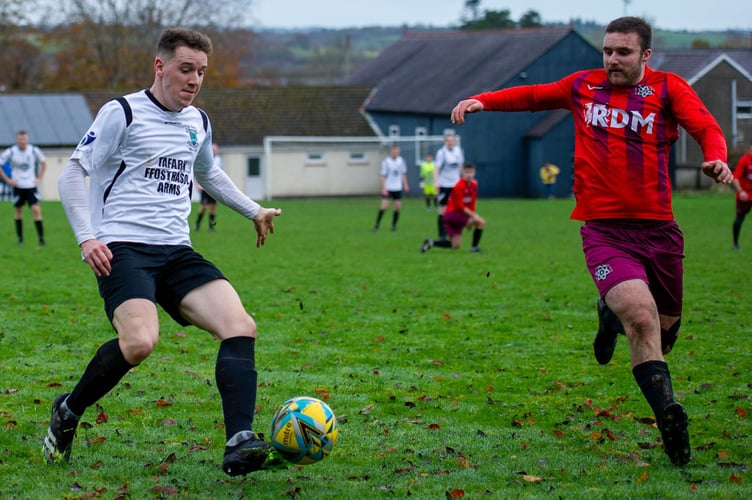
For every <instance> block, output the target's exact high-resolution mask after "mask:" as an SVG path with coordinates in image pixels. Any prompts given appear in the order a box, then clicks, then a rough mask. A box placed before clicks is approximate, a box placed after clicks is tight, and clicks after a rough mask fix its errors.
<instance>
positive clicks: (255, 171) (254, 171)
mask: <svg viewBox="0 0 752 500" xmlns="http://www.w3.org/2000/svg"><path fill="white" fill-rule="evenodd" d="M246 172H247V174H248V177H259V176H261V158H259V157H258V156H252V157H250V158H248V163H247V165H246Z"/></svg>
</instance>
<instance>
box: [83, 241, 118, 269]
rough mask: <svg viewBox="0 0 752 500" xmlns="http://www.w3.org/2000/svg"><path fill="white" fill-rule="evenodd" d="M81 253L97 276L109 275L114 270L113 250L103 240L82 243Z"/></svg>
mask: <svg viewBox="0 0 752 500" xmlns="http://www.w3.org/2000/svg"><path fill="white" fill-rule="evenodd" d="M80 247H81V255H82V256H83V258H84V261H86V263H87V264H89V267H91V270H92V271H94V274H96V275H97V276H109V275H110V272H112V266H111V265H110V261H111V260H112V252H111V251H110V248H109V247H108V246H107V245H106V244H105V243H103V242H101V241H99V240H95V239H91V240H86V241H84V242H82V243H81V245H80Z"/></svg>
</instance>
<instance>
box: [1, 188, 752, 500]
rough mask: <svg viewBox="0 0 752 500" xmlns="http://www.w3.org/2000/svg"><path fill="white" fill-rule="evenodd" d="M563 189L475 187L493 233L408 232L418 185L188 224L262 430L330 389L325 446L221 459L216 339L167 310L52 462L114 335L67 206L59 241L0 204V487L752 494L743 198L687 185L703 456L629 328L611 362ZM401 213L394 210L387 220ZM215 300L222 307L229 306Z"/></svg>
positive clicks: (682, 391)
mask: <svg viewBox="0 0 752 500" xmlns="http://www.w3.org/2000/svg"><path fill="white" fill-rule="evenodd" d="M572 204H573V202H572V201H571V200H563V199H562V200H553V201H541V200H480V201H479V211H480V213H481V214H483V215H484V216H485V217H486V218H487V220H488V221H489V223H488V226H487V229H486V232H485V234H484V236H483V240H482V242H481V247H482V248H483V250H484V253H482V254H470V253H469V252H468V251H467V250H468V247H469V235H466V242H465V243H466V245H465V247H464V248H462V249H461V250H459V251H456V252H452V251H448V250H442V249H432V250H431V251H430V252H428V253H426V254H421V253H419V251H418V248H419V246H420V243H421V241H422V240H423V238H424V237H427V236H433V235H434V233H435V231H436V229H435V226H436V222H435V220H436V217H435V214H433V213H428V212H426V211H425V208H424V207H423V205H422V202H421V201H420V200H415V199H409V200H406V203H405V206H404V208H403V215H402V218H401V220H400V224H399V231H397V232H391V231H388V230H384V229H382V231H380V232H373V230H372V226H373V222H374V219H375V216H376V211H377V207H378V200H377V199H376V198H373V199H337V200H278V201H275V202H274V205H277V206H280V207H281V208H282V209H283V215H282V216H281V217H280V218H278V220H277V222H278V224H277V231H276V233H275V234H274V235H272V236H271V237H270V238H269V240H268V242H267V245H266V246H265V247H264V248H262V249H260V250H259V249H256V248H255V247H254V241H255V238H254V236H253V234H252V226H251V225H250V223H247V222H246V221H244V220H243V219H242V218H241V217H240V216H237V215H235V214H234V213H232V212H230V211H229V210H228V209H226V208H224V207H220V209H219V225H218V227H217V232H216V233H213V234H210V233H207V232H206V229H205V228H204V230H203V231H201V232H199V233H197V234H195V235H194V245H195V247H196V248H197V249H198V250H199V251H200V252H201V253H203V254H204V255H205V256H206V257H208V258H209V259H211V260H213V261H214V262H216V263H217V264H218V265H219V267H220V268H221V269H222V270H223V271H224V272H225V273H226V274H227V276H228V277H229V278H230V279H231V281H232V282H233V284H234V285H235V286H236V288H237V289H238V291H239V293H240V295H241V297H242V299H243V300H244V303H245V304H246V307H247V309H248V310H249V312H251V313H252V314H253V315H254V317H255V319H256V321H257V323H258V325H259V341H258V342H257V347H256V353H257V354H256V364H257V368H258V370H259V392H258V396H259V397H258V412H257V417H256V425H255V428H256V430H258V431H261V432H268V427H269V424H270V420H271V416H272V414H273V413H274V410H275V408H276V406H277V405H279V404H280V403H282V402H283V401H284V400H286V399H287V398H289V397H292V396H298V395H312V396H317V397H320V398H322V399H325V400H326V401H327V402H328V403H329V405H330V406H331V407H332V409H333V410H334V411H335V413H336V414H337V416H338V417H339V421H340V429H341V432H340V439H339V443H338V444H337V446H336V448H335V449H334V452H333V454H332V456H331V457H329V458H327V459H326V460H324V461H323V462H321V463H319V464H315V465H311V466H307V467H298V468H294V469H291V470H288V471H276V472H261V473H255V474H252V475H248V476H246V477H244V478H229V477H228V476H226V475H225V474H224V473H222V471H221V470H220V468H219V465H220V462H221V458H222V450H223V446H224V431H223V429H222V424H221V409H220V403H219V398H218V395H217V392H216V388H215V386H214V385H215V384H214V376H213V373H214V360H215V356H216V351H217V343H216V341H214V340H212V339H211V338H210V337H209V336H208V334H205V333H203V332H201V331H199V330H197V329H195V328H185V329H184V328H181V327H179V326H178V325H177V324H175V323H173V322H172V321H171V320H169V318H167V317H166V316H163V317H162V324H161V326H162V334H161V340H160V344H159V345H158V346H157V348H156V350H155V351H154V353H153V354H152V356H151V357H150V358H149V359H148V360H146V361H145V362H144V363H142V364H141V365H140V366H138V367H136V368H135V369H133V370H132V372H131V373H129V374H128V375H127V376H126V377H125V378H124V379H123V381H122V382H121V384H120V385H119V386H118V387H117V388H116V389H115V390H114V391H112V392H111V393H110V394H108V395H107V396H106V397H105V398H103V399H102V400H101V401H100V406H99V407H97V408H90V409H89V410H88V411H87V413H86V415H85V416H84V422H83V424H82V425H81V426H80V427H79V431H78V435H77V437H76V439H75V441H74V448H73V456H72V458H71V463H70V464H64V463H60V464H57V463H56V464H53V465H47V464H45V463H44V460H43V458H42V454H41V451H40V449H41V441H42V437H43V435H44V432H45V431H46V426H47V421H48V419H49V407H50V403H51V401H52V399H53V398H54V397H55V395H57V394H58V393H60V392H63V391H64V390H70V389H71V388H72V386H73V384H74V383H75V382H76V381H77V380H78V378H79V376H80V374H81V372H82V370H83V369H84V367H85V365H86V363H88V361H89V359H90V358H91V356H92V355H93V353H94V352H95V350H96V348H97V347H98V346H99V345H100V344H102V343H103V342H105V341H107V340H109V339H110V338H112V337H113V336H114V333H113V331H112V329H111V327H110V326H109V324H108V323H107V321H106V318H105V315H104V312H103V310H102V304H101V300H100V298H99V296H98V294H97V290H96V284H95V280H94V277H93V275H92V273H91V271H90V270H89V269H88V267H87V266H85V265H84V264H83V263H81V261H80V259H79V255H78V250H77V247H76V245H75V242H74V240H73V236H72V233H71V232H70V229H69V227H68V225H67V222H66V221H65V219H64V215H63V213H62V209H61V207H60V205H59V204H56V203H45V204H44V206H43V210H44V215H45V227H46V232H47V241H48V246H47V247H45V248H37V247H36V245H34V244H33V242H34V240H35V239H34V238H33V237H32V235H33V232H32V231H33V226H32V224H31V222H30V219H29V218H28V213H27V214H26V215H27V222H26V232H27V237H26V239H27V244H26V245H25V246H23V247H17V246H16V244H15V236H14V234H13V225H12V221H11V218H12V215H11V207H10V205H9V204H2V205H0V221H2V222H0V258H1V260H2V263H3V267H4V270H3V271H2V273H0V288H1V289H2V290H3V292H2V293H3V299H2V302H0V304H2V305H0V361H1V362H2V372H1V373H2V375H1V377H0V419H1V420H0V422H2V426H1V427H0V478H1V479H0V498H3V499H5V498H33V499H37V498H92V497H102V498H155V497H156V498H161V497H176V498H208V497H213V498H216V499H224V498H253V499H263V498H301V499H302V498H305V499H308V498H321V499H329V498H382V497H383V498H390V497H396V498H401V497H406V496H411V497H414V498H459V497H462V496H464V497H467V498H478V497H482V496H484V497H489V498H539V497H551V498H686V497H692V498H725V499H737V498H745V497H750V496H751V495H752V471H750V468H751V467H752V417H750V416H749V412H750V411H751V410H752V404H751V401H752V376H751V375H750V373H752V371H751V370H750V369H751V368H752V349H750V346H751V345H752V343H751V342H750V333H752V311H750V296H751V295H752V289H751V288H752V266H750V264H749V262H748V260H749V257H748V256H749V255H752V222H748V224H750V226H749V227H745V228H744V229H743V234H742V242H741V244H742V251H741V252H732V251H731V241H730V238H731V222H732V220H733V216H734V214H733V198H732V197H731V196H730V195H725V196H722V195H707V196H689V195H681V196H678V197H677V198H676V200H675V211H676V214H677V219H678V220H679V223H680V224H681V226H682V228H683V229H684V232H685V234H686V245H687V247H686V260H685V267H686V274H685V310H684V314H683V322H682V337H681V338H680V340H679V342H678V343H677V346H676V348H675V349H674V352H673V353H671V354H670V355H669V356H668V362H669V365H670V367H671V373H672V378H673V381H674V388H675V391H676V392H677V394H678V396H679V398H680V400H681V402H682V403H683V404H684V405H685V407H686V409H687V412H688V414H689V416H690V421H691V422H690V433H691V439H692V452H693V460H692V462H691V463H690V464H689V465H688V466H687V467H684V468H677V467H674V466H672V465H671V464H670V462H669V460H668V458H667V457H666V455H665V454H664V452H663V450H662V448H661V446H660V437H659V432H658V431H657V429H656V428H654V426H653V425H652V420H651V419H652V413H651V411H650V408H649V407H648V405H647V403H646V402H645V401H644V399H643V398H642V396H641V394H640V392H639V389H638V388H637V386H636V384H635V383H634V380H633V378H632V375H631V370H630V366H629V355H628V349H627V346H626V342H625V341H624V339H621V340H620V344H619V345H618V346H617V351H616V354H615V356H614V360H613V361H612V362H611V364H609V365H608V366H605V367H601V366H599V365H598V364H597V363H596V361H595V360H594V358H593V355H592V347H591V342H592V338H593V333H594V330H595V327H596V313H595V299H596V290H595V286H594V285H593V284H592V282H591V281H590V278H589V277H588V275H587V272H586V270H585V265H584V259H583V257H582V252H581V249H580V240H579V232H578V227H579V224H578V223H577V222H573V221H571V220H569V213H570V211H571V209H572ZM389 217H391V213H388V214H387V215H386V218H385V221H386V222H387V223H386V224H382V226H383V227H387V228H388V221H389ZM218 314H221V311H218Z"/></svg>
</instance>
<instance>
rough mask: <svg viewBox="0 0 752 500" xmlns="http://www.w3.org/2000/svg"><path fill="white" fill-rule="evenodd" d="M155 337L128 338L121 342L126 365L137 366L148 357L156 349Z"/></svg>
mask: <svg viewBox="0 0 752 500" xmlns="http://www.w3.org/2000/svg"><path fill="white" fill-rule="evenodd" d="M157 340H158V338H157V337H151V336H146V335H144V336H139V337H137V338H130V339H128V340H126V341H125V342H123V343H122V344H121V345H122V347H123V357H124V358H125V360H126V361H128V363H130V364H132V365H137V364H139V363H141V362H142V361H143V360H145V359H146V358H148V357H149V355H150V354H151V353H152V352H153V351H154V348H155V347H157Z"/></svg>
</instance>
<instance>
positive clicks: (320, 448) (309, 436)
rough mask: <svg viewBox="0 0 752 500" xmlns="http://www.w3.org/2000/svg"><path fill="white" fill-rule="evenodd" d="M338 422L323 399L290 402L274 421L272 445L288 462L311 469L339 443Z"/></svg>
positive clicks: (308, 398) (277, 414)
mask: <svg viewBox="0 0 752 500" xmlns="http://www.w3.org/2000/svg"><path fill="white" fill-rule="evenodd" d="M338 434H339V428H338V427H337V418H336V417H335V416H334V412H333V411H332V409H331V408H329V405H327V404H326V403H324V402H323V401H321V400H320V399H316V398H310V397H305V396H303V397H296V398H292V399H288V400H287V401H285V402H284V403H283V404H282V406H280V407H279V409H278V410H277V412H276V413H275V414H274V417H273V418H272V434H271V441H272V444H273V445H274V447H275V448H276V449H277V451H279V453H280V454H281V455H282V456H283V457H284V458H285V459H286V460H287V461H289V462H292V463H294V464H299V465H308V464H312V463H316V462H318V461H320V460H323V459H324V458H325V457H327V456H328V455H329V454H330V453H331V452H332V448H334V445H335V444H336V443H337V435H338Z"/></svg>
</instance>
